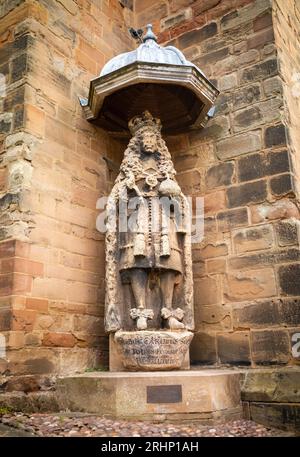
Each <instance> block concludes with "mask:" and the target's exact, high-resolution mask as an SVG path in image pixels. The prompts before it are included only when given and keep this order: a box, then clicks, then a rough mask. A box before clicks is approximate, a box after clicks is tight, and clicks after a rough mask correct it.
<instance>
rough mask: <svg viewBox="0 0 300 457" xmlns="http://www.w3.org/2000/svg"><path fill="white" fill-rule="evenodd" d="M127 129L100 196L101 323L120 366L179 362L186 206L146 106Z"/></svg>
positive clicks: (184, 345)
mask: <svg viewBox="0 0 300 457" xmlns="http://www.w3.org/2000/svg"><path fill="white" fill-rule="evenodd" d="M129 129H130V132H131V133H132V139H131V140H130V142H129V145H128V147H127V149H126V151H125V153H124V159H123V161H122V164H121V167H120V173H119V175H118V177H117V179H116V182H115V184H114V187H113V189H112V191H111V194H110V196H109V200H108V204H107V233H106V312H105V325H106V330H107V332H110V333H115V332H117V333H115V336H114V339H115V342H116V344H117V347H118V348H119V352H120V353H122V358H123V362H124V367H125V368H127V369H171V368H180V367H181V365H182V363H183V358H184V356H185V355H186V353H187V351H188V347H189V343H190V341H191V339H192V333H191V332H190V331H189V330H193V326H194V319H193V280H192V262H191V244H190V231H189V222H190V218H189V206H188V202H187V199H186V197H185V196H184V195H183V193H182V191H181V189H180V187H179V185H178V183H177V182H176V180H175V174H176V172H175V170H174V166H173V163H172V160H171V155H170V153H169V151H168V149H167V146H166V144H165V142H164V140H163V139H162V137H161V123H160V120H159V119H155V118H153V117H152V115H151V114H150V113H149V112H147V111H146V112H144V113H143V114H142V115H141V116H135V117H134V118H133V119H131V120H130V122H129ZM158 346H160V347H158ZM164 349H165V350H164Z"/></svg>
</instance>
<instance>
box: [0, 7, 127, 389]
mask: <svg viewBox="0 0 300 457" xmlns="http://www.w3.org/2000/svg"><path fill="white" fill-rule="evenodd" d="M129 6H130V5H129ZM131 14H132V12H131V9H130V8H126V7H124V6H123V5H121V4H120V3H119V2H118V1H110V2H109V1H100V0H99V1H98V0H97V1H96V0H95V1H88V0H84V1H73V0H59V1H56V0H41V1H35V0H28V1H18V0H16V1H9V2H2V3H1V7H0V16H1V18H0V23H1V31H0V46H1V47H0V73H1V82H2V84H1V90H2V92H1V99H0V101H1V108H2V110H1V113H2V114H1V115H0V144H1V156H0V157H1V158H0V191H1V195H0V213H1V215H0V218H1V231H0V238H1V242H0V261H1V274H0V332H1V333H2V334H3V335H4V336H5V338H6V344H7V348H6V349H7V360H6V361H4V360H1V373H2V374H3V375H5V377H3V378H1V382H0V384H1V386H2V388H4V389H6V390H25V391H26V390H28V391H29V390H35V389H38V388H40V387H42V388H46V387H47V386H49V385H51V379H52V376H53V375H54V374H57V373H71V372H75V371H84V370H85V369H87V368H90V369H91V368H94V367H98V366H99V365H100V366H103V365H105V364H106V362H107V350H108V349H107V346H108V344H107V338H106V336H105V335H104V324H103V306H104V243H103V235H102V234H100V233H99V232H98V231H97V230H96V225H95V224H96V217H97V215H98V214H99V210H97V209H96V201H97V199H98V198H99V197H101V196H102V195H107V193H108V189H109V186H110V184H109V183H110V181H111V180H112V179H113V174H114V173H115V169H116V168H117V165H116V164H115V163H117V164H118V162H119V161H120V158H121V155H120V154H121V152H122V147H121V146H120V143H119V142H114V141H113V140H111V139H109V138H108V136H107V135H106V134H105V132H103V131H101V130H100V129H99V128H96V127H94V126H93V125H91V124H89V123H88V122H86V121H85V120H83V117H82V112H81V107H80V105H79V101H78V96H87V94H88V88H89V82H90V80H91V78H93V77H95V76H97V75H98V74H99V72H100V69H101V68H102V66H103V64H104V62H105V61H107V60H108V59H110V58H111V57H112V56H114V55H115V54H118V53H120V52H122V51H125V50H127V49H130V48H131V47H132V42H131V39H130V36H129V34H128V32H127V21H129V23H132V21H131V20H130V16H131ZM4 83H5V84H4ZM6 375H8V376H9V377H8V378H7V377H6ZM10 375H12V377H10Z"/></svg>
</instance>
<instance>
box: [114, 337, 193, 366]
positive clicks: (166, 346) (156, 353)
mask: <svg viewBox="0 0 300 457" xmlns="http://www.w3.org/2000/svg"><path fill="white" fill-rule="evenodd" d="M192 337H193V334H192V333H191V332H188V331H177V332H176V331H170V330H169V331H164V330H161V331H157V330H156V331H150V330H144V331H139V332H122V331H118V332H116V333H115V342H116V343H117V348H118V352H119V354H120V355H121V358H122V362H123V365H124V367H125V368H127V369H129V370H133V371H134V370H145V371H155V370H175V369H179V368H180V367H181V366H182V364H183V361H184V357H185V354H186V353H187V351H188V349H189V345H190V342H191V339H192Z"/></svg>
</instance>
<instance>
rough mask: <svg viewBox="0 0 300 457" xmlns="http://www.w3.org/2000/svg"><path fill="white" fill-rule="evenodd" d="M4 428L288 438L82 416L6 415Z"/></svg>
mask: <svg viewBox="0 0 300 457" xmlns="http://www.w3.org/2000/svg"><path fill="white" fill-rule="evenodd" d="M0 423H2V424H3V426H5V427H7V426H9V427H11V428H12V427H14V428H15V429H17V430H18V431H19V432H20V431H24V432H28V433H30V434H34V435H35V436H64V437H67V436H87V437H88V436H97V437H139V436H141V437H181V436H185V437H235V436H240V437H269V436H291V434H289V433H287V432H283V431H280V430H276V429H271V428H268V427H265V426H263V425H259V424H257V423H255V422H253V421H248V420H236V421H232V422H227V423H225V424H215V425H213V427H212V425H202V424H200V423H199V422H188V423H187V422H176V423H173V422H163V423H155V422H141V421H125V420H112V419H107V418H103V417H100V416H95V415H83V414H80V413H79V414H74V413H73V414H69V415H68V414H66V413H61V414H30V415H28V414H23V413H14V414H6V415H4V416H2V417H0Z"/></svg>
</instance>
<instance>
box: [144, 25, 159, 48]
mask: <svg viewBox="0 0 300 457" xmlns="http://www.w3.org/2000/svg"><path fill="white" fill-rule="evenodd" d="M146 28H147V32H146V35H145V36H144V37H143V42H144V43H145V42H146V41H147V40H154V41H157V36H156V35H155V34H154V33H153V30H152V24H147V25H146Z"/></svg>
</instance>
